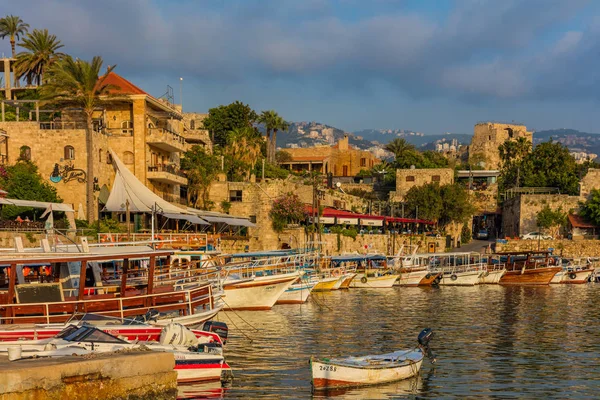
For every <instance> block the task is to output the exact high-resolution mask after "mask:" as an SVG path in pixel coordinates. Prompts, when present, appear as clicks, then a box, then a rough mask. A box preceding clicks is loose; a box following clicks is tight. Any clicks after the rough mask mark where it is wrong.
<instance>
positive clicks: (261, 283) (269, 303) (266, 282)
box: [223, 271, 302, 310]
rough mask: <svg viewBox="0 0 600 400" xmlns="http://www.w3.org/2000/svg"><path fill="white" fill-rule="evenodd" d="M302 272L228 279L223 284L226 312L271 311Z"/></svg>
mask: <svg viewBox="0 0 600 400" xmlns="http://www.w3.org/2000/svg"><path fill="white" fill-rule="evenodd" d="M301 274H302V272H301V271H294V272H289V273H286V274H277V275H267V276H261V277H255V278H250V279H244V278H239V279H236V278H232V277H228V278H227V279H226V280H225V282H223V289H224V290H225V296H224V297H223V301H224V302H225V307H224V309H225V310H270V309H271V308H272V307H273V306H274V305H275V303H276V302H277V300H279V298H280V297H281V295H282V294H283V293H284V292H285V291H286V290H287V289H288V288H289V287H290V286H291V285H292V283H294V281H295V280H296V279H298V277H299V276H300V275H301Z"/></svg>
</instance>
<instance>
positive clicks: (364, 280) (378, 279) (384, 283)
mask: <svg viewBox="0 0 600 400" xmlns="http://www.w3.org/2000/svg"><path fill="white" fill-rule="evenodd" d="M399 276H400V275H399V274H393V273H387V272H381V271H376V270H375V271H374V270H367V271H366V272H359V273H357V274H356V276H355V277H354V279H352V282H350V287H351V288H377V289H381V288H391V287H392V286H394V283H395V282H396V280H397V279H398V277H399Z"/></svg>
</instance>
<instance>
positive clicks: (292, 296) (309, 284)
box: [275, 277, 318, 304]
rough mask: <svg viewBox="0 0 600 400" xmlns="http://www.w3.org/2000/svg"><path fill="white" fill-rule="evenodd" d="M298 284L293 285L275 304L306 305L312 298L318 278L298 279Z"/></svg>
mask: <svg viewBox="0 0 600 400" xmlns="http://www.w3.org/2000/svg"><path fill="white" fill-rule="evenodd" d="M298 279H299V281H298V280H297V281H296V283H293V284H292V285H291V286H290V287H289V288H288V289H287V290H286V291H285V292H283V294H282V295H281V296H280V297H279V299H278V300H277V302H276V303H275V304H304V303H306V300H308V296H310V292H312V290H313V288H314V287H315V285H316V284H317V282H318V278H315V279H310V280H308V279H304V277H302V278H298Z"/></svg>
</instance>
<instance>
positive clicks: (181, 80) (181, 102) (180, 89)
mask: <svg viewBox="0 0 600 400" xmlns="http://www.w3.org/2000/svg"><path fill="white" fill-rule="evenodd" d="M179 104H180V105H181V112H183V78H182V77H179Z"/></svg>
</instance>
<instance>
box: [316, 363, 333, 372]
mask: <svg viewBox="0 0 600 400" xmlns="http://www.w3.org/2000/svg"><path fill="white" fill-rule="evenodd" d="M319 371H333V372H335V371H337V367H334V366H333V365H319Z"/></svg>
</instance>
